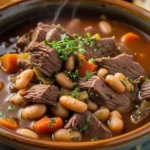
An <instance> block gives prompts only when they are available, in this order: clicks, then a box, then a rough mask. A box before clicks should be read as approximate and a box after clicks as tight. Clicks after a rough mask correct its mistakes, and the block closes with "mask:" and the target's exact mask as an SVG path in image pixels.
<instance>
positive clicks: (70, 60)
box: [65, 55, 75, 71]
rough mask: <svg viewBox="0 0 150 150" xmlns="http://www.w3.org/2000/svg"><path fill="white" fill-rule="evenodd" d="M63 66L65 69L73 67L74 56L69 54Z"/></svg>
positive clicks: (69, 69)
mask: <svg viewBox="0 0 150 150" xmlns="http://www.w3.org/2000/svg"><path fill="white" fill-rule="evenodd" d="M65 68H66V70H67V71H72V70H73V69H74V68H75V56H74V55H71V56H69V57H68V59H67V60H66V62H65Z"/></svg>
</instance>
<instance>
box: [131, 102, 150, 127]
mask: <svg viewBox="0 0 150 150" xmlns="http://www.w3.org/2000/svg"><path fill="white" fill-rule="evenodd" d="M149 114H150V102H148V101H146V100H144V101H143V102H142V104H141V107H139V108H138V109H137V110H136V111H134V112H133V113H132V115H131V122H132V123H134V124H138V123H140V122H141V121H143V120H144V119H146V118H147V117H148V115H149Z"/></svg>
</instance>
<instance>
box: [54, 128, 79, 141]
mask: <svg viewBox="0 0 150 150" xmlns="http://www.w3.org/2000/svg"><path fill="white" fill-rule="evenodd" d="M54 140H55V141H62V142H80V141H81V140H82V135H81V134H80V132H78V131H69V129H68V130H67V129H59V130H57V131H56V132H55V133H54Z"/></svg>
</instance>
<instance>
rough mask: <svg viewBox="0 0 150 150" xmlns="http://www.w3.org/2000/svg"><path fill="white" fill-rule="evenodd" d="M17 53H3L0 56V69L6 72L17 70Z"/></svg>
mask: <svg viewBox="0 0 150 150" xmlns="http://www.w3.org/2000/svg"><path fill="white" fill-rule="evenodd" d="M17 58H18V56H17V54H4V55H3V56H2V57H1V59H0V60H1V65H2V69H3V70H4V71H5V72H7V73H16V72H17V69H18V68H17Z"/></svg>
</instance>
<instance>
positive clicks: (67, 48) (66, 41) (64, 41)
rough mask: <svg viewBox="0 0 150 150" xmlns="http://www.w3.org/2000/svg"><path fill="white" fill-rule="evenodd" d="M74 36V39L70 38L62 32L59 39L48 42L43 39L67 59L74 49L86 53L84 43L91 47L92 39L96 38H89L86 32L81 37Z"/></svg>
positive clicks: (61, 56)
mask: <svg viewBox="0 0 150 150" xmlns="http://www.w3.org/2000/svg"><path fill="white" fill-rule="evenodd" d="M57 28H59V26H57V27H56V29H57ZM74 37H75V38H74V39H70V37H69V36H68V35H67V34H62V35H61V40H60V41H52V42H48V41H47V40H45V41H44V43H45V44H46V45H49V46H51V47H52V48H53V49H54V50H55V51H56V52H57V53H58V54H59V55H60V58H61V59H62V60H67V58H68V56H70V55H72V54H73V53H74V51H78V52H79V53H81V54H84V53H86V49H85V48H84V44H86V45H88V46H90V47H92V45H93V43H94V41H96V38H91V35H90V33H86V34H85V36H83V37H81V36H79V35H77V34H75V35H74Z"/></svg>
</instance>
